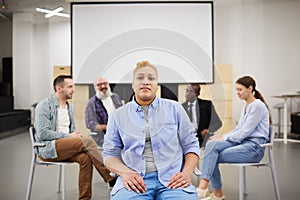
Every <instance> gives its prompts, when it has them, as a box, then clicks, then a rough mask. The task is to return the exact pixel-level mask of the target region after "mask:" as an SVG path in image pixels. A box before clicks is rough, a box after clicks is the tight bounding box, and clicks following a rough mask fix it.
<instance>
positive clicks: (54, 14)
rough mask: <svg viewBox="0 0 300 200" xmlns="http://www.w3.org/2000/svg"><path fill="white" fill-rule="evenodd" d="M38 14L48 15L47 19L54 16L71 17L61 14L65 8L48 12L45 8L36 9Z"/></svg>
mask: <svg viewBox="0 0 300 200" xmlns="http://www.w3.org/2000/svg"><path fill="white" fill-rule="evenodd" d="M35 10H36V11H38V12H42V13H47V14H46V15H45V17H46V18H49V17H52V16H60V17H70V14H67V13H61V11H63V10H64V9H63V7H58V8H55V9H54V10H48V9H44V8H36V9H35Z"/></svg>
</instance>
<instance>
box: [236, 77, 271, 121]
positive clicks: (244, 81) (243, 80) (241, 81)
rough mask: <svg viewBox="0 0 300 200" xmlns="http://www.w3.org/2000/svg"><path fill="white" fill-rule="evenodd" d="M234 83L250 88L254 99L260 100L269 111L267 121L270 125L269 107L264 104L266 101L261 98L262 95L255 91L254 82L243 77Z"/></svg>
mask: <svg viewBox="0 0 300 200" xmlns="http://www.w3.org/2000/svg"><path fill="white" fill-rule="evenodd" d="M235 83H237V84H240V85H243V86H245V87H246V88H249V87H250V86H252V92H254V97H255V98H256V99H260V100H261V101H262V102H263V103H264V104H265V105H266V107H267V109H268V111H269V121H270V125H271V124H272V117H271V113H270V109H269V106H268V104H267V103H266V101H265V99H264V97H263V96H262V94H261V93H260V92H259V91H258V90H257V89H256V83H255V80H254V79H253V78H252V77H251V76H243V77H241V78H239V79H238V80H236V81H235Z"/></svg>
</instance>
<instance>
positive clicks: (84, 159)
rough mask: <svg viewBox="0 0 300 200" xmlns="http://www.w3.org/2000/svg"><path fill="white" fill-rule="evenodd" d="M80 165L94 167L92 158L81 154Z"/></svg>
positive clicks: (79, 157)
mask: <svg viewBox="0 0 300 200" xmlns="http://www.w3.org/2000/svg"><path fill="white" fill-rule="evenodd" d="M78 163H79V165H86V166H92V165H93V163H92V160H91V157H90V156H89V155H88V154H87V153H81V154H80V155H79V156H78Z"/></svg>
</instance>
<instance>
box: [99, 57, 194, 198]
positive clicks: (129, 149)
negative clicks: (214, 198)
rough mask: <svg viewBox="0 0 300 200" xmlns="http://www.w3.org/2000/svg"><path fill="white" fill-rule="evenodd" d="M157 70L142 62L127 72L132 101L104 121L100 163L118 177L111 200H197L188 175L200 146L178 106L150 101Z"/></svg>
mask: <svg viewBox="0 0 300 200" xmlns="http://www.w3.org/2000/svg"><path fill="white" fill-rule="evenodd" d="M157 78H158V77H157V69H156V67H155V66H154V65H152V64H151V63H149V62H148V61H142V62H139V63H137V67H136V68H135V69H134V72H133V82H132V88H133V90H134V93H135V96H134V99H133V100H132V101H131V102H129V103H127V104H126V105H124V106H122V107H120V108H118V109H117V110H115V111H114V112H113V114H112V115H110V116H109V118H108V124H107V131H106V135H105V138H104V145H103V149H104V150H103V158H104V162H105V165H106V166H107V168H108V169H110V170H111V171H112V172H114V173H115V174H117V175H119V177H118V179H117V182H116V184H115V186H114V187H113V189H112V191H111V196H110V199H111V200H132V199H144V200H145V199H149V200H150V199H151V200H152V199H156V200H164V199H173V200H176V199H177V200H182V199H188V200H198V197H197V193H196V188H195V186H193V185H192V184H191V177H192V174H193V171H194V169H195V167H196V165H197V162H198V157H199V155H200V148H199V144H198V141H197V138H196V136H195V130H194V128H193V125H192V124H191V122H190V120H189V118H188V116H187V114H186V112H185V110H184V109H183V107H182V106H181V105H180V104H179V102H176V101H172V100H168V99H161V98H157V97H156V92H157V87H158V86H157V85H158V83H157Z"/></svg>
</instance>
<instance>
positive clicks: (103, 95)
mask: <svg viewBox="0 0 300 200" xmlns="http://www.w3.org/2000/svg"><path fill="white" fill-rule="evenodd" d="M110 96H111V90H110V87H108V88H107V90H106V93H104V92H102V91H99V90H96V97H97V98H98V99H101V100H103V99H105V98H107V97H110Z"/></svg>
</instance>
